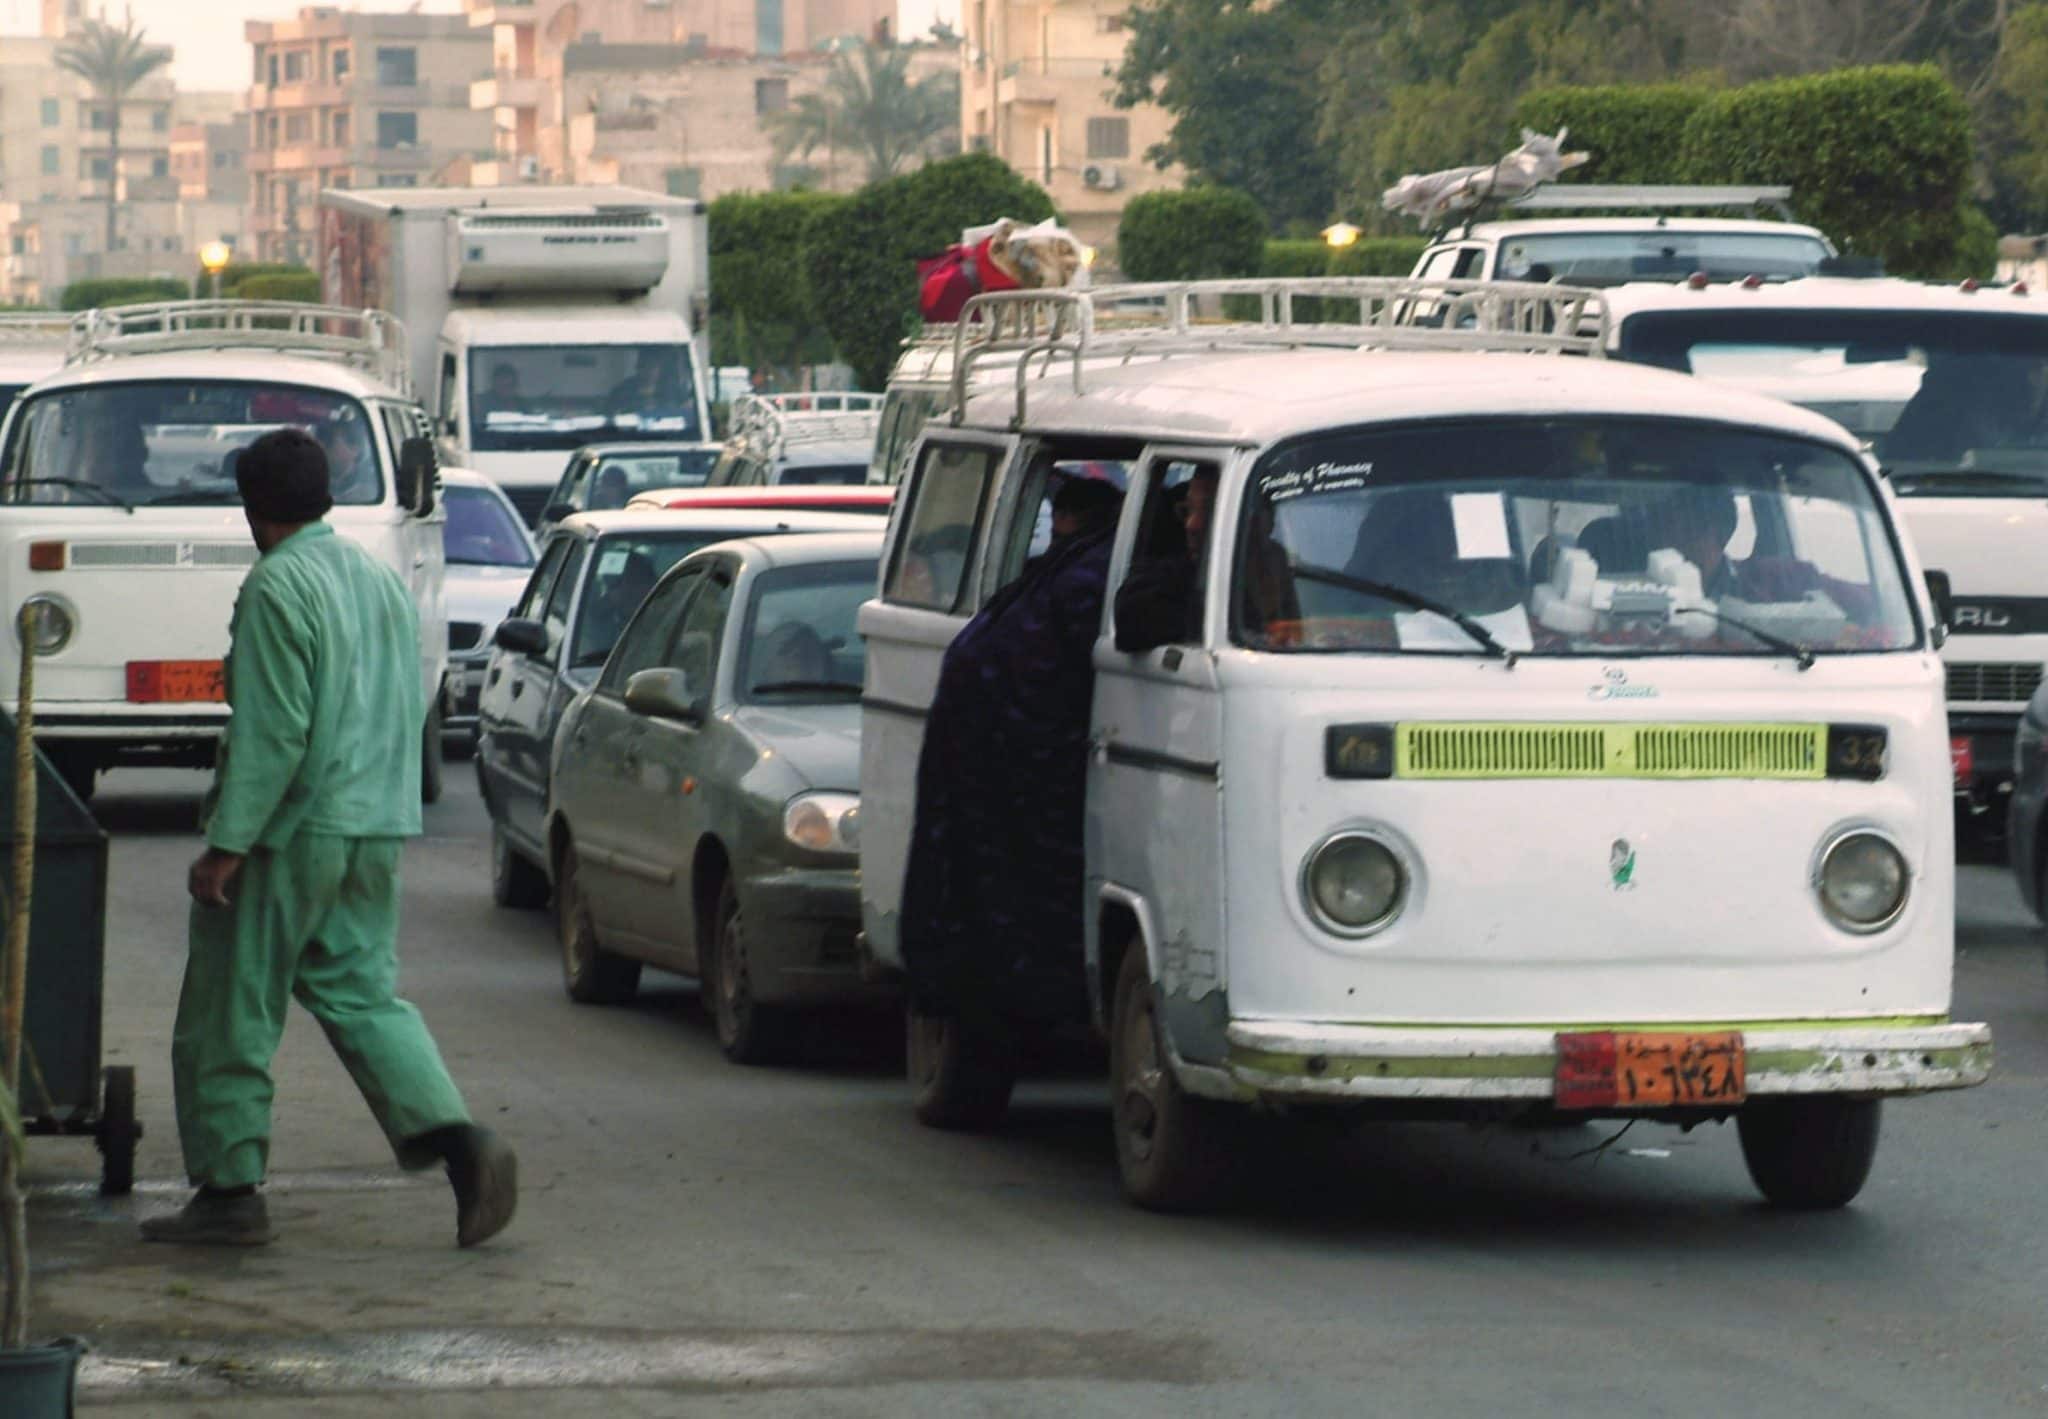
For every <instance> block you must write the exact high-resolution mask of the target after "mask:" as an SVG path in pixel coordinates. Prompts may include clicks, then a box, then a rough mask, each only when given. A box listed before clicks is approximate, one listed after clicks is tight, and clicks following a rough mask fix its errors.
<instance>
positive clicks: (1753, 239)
mask: <svg viewBox="0 0 2048 1419" xmlns="http://www.w3.org/2000/svg"><path fill="white" fill-rule="evenodd" d="M1827 255H1828V248H1827V244H1826V243H1825V242H1823V241H1821V240H1820V238H1818V237H1815V236H1809V235H1806V234H1803V233H1799V232H1786V233H1784V234H1783V235H1780V234H1777V233H1774V232H1687V231H1666V230H1657V231H1642V232H1551V233H1547V234H1541V235H1536V234H1532V235H1529V236H1515V237H1509V238H1507V239H1505V240H1504V241H1502V242H1501V244H1500V261H1499V263H1498V271H1499V274H1500V275H1501V276H1502V277H1504V278H1506V279H1507V280H1510V281H1526V280H1531V279H1538V280H1549V279H1552V278H1555V279H1557V280H1559V281H1563V282H1565V283H1566V284H1568V285H1574V286H1611V285H1618V284H1620V283H1621V282H1624V281H1656V280H1675V279H1679V278H1682V277H1686V276H1690V275H1692V274H1693V272H1695V271H1704V272H1706V273H1707V275H1708V276H1709V277H1710V278H1712V279H1714V280H1722V281H1739V280H1741V279H1742V278H1743V277H1744V276H1752V275H1754V276H1764V277H1774V276H1776V277H1786V278H1791V277H1797V276H1811V275H1813V274H1815V273H1816V272H1818V271H1819V270H1820V264H1821V262H1822V261H1824V260H1826V259H1827ZM1538 268H1541V269H1540V270H1539V269H1538Z"/></svg>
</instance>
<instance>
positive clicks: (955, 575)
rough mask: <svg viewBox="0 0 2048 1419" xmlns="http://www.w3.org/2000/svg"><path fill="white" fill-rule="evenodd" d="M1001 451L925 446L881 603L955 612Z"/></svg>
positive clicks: (963, 597)
mask: <svg viewBox="0 0 2048 1419" xmlns="http://www.w3.org/2000/svg"><path fill="white" fill-rule="evenodd" d="M1001 456H1002V450H1000V449H993V448H985V447H981V446H979V445H973V444H964V445H963V444H945V443H930V444H926V445H925V449H924V461H923V463H922V464H921V465H920V466H919V468H918V471H917V481H916V483H915V485H914V486H913V487H912V489H911V493H910V497H911V503H910V506H909V508H908V509H907V510H906V512H905V515H904V520H903V531H902V533H901V534H900V535H899V536H898V538H897V540H896V551H895V559H894V561H893V562H892V563H891V565H890V567H889V576H888V580H887V581H886V582H885V583H884V587H883V592H882V598H883V600H885V601H892V602H895V603H896V604H897V605H899V606H919V607H923V608H924V609H925V610H927V611H957V610H959V609H961V602H962V601H963V600H965V599H966V598H965V596H964V592H965V590H966V587H967V568H968V564H969V563H970V562H971V561H973V559H974V544H975V541H976V539H977V538H978V537H979V536H980V533H981V519H982V512H983V509H984V508H985V506H986V505H987V503H988V491H989V488H990V486H991V485H992V484H993V483H994V482H995V471H996V462H997V460H998V459H999V458H1000V457H1001Z"/></svg>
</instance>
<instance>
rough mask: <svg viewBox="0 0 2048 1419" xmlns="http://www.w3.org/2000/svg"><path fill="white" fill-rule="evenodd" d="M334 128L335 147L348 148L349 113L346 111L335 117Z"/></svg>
mask: <svg viewBox="0 0 2048 1419" xmlns="http://www.w3.org/2000/svg"><path fill="white" fill-rule="evenodd" d="M332 127H333V129H334V146H335V147H337V148H346V147H347V146H348V111H347V110H346V109H343V110H341V111H339V112H337V113H336V114H335V115H334V122H333V125H332Z"/></svg>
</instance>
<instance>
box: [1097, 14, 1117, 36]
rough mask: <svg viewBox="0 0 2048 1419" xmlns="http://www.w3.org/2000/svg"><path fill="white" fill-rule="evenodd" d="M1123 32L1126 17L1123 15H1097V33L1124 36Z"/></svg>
mask: <svg viewBox="0 0 2048 1419" xmlns="http://www.w3.org/2000/svg"><path fill="white" fill-rule="evenodd" d="M1123 32H1124V17H1123V16H1122V15H1097V16H1096V17H1095V33H1097V34H1122V33H1123Z"/></svg>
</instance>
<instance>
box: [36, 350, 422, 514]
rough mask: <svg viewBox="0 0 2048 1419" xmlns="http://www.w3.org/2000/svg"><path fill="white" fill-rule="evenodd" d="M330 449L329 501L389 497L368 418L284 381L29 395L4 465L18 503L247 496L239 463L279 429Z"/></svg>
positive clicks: (180, 383)
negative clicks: (299, 432)
mask: <svg viewBox="0 0 2048 1419" xmlns="http://www.w3.org/2000/svg"><path fill="white" fill-rule="evenodd" d="M281 428H301V429H305V430H307V431H308V432H310V433H311V434H312V435H313V436H314V437H315V438H317V439H318V440H319V441H320V443H321V446H322V447H324V448H325V449H326V450H327V459H328V468H329V473H330V476H331V479H332V486H333V492H334V500H335V502H337V503H341V504H344V505H346V504H363V503H375V502H377V501H378V500H379V499H380V498H381V497H382V496H383V486H384V484H383V475H382V474H381V473H380V472H379V471H378V467H377V453H376V442H375V439H374V438H373V436H372V433H371V424H370V418H369V415H368V414H367V413H365V412H364V410H363V406H362V405H361V404H360V403H358V402H357V401H356V400H354V399H351V398H349V397H348V396H346V395H342V394H331V393H329V392H327V391H325V390H319V389H306V388H302V387H299V386H296V385H288V384H262V383H247V382H240V381H234V382H230V381H225V380H153V381H149V382H146V383H136V384H96V385H91V386H88V387H85V388H82V389H81V388H73V389H62V390H53V391H51V392H49V393H47V394H39V395H36V396H35V397H33V398H31V399H30V400H29V401H28V402H27V403H25V404H24V405H23V406H22V408H21V412H20V417H18V418H17V419H15V420H14V423H13V425H12V428H11V431H10V433H9V435H8V439H7V450H6V454H5V456H4V461H0V496H4V497H5V498H7V499H8V500H9V501H12V502H25V503H80V504H107V505H113V504H126V505H129V506H136V507H140V506H146V505H150V504H158V505H171V504H178V503H186V504H199V503H218V504H234V505H239V504H240V503H241V500H242V499H241V495H240V494H239V493H237V492H236V491H235V475H234V465H233V461H232V460H233V459H234V458H235V456H236V455H238V454H239V453H240V452H241V450H242V449H244V448H246V447H248V445H249V444H251V443H253V442H254V441H255V440H256V439H257V438H258V437H260V436H261V435H263V434H267V433H269V432H270V431H271V430H273V429H281Z"/></svg>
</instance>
